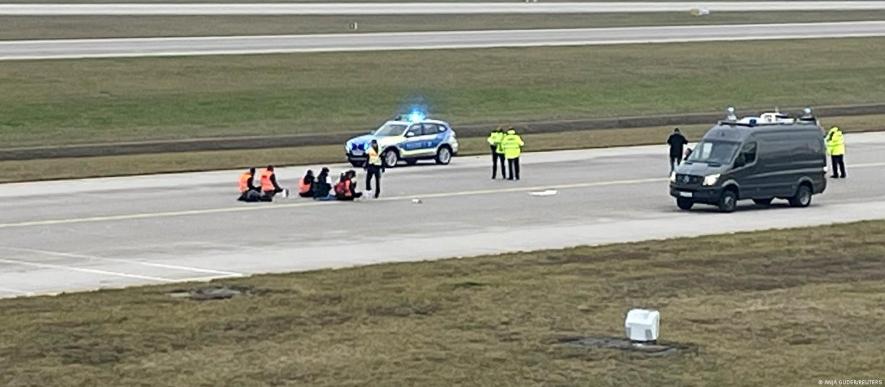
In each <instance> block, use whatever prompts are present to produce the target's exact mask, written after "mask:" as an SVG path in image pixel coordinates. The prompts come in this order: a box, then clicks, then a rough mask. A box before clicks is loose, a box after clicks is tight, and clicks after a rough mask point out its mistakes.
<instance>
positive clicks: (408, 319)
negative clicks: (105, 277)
mask: <svg viewBox="0 0 885 387" xmlns="http://www.w3.org/2000/svg"><path fill="white" fill-rule="evenodd" d="M883 258H885V222H883V221H879V222H864V223H855V224H850V225H839V226H830V227H818V228H808V229H795V230H784V231H771V232H757V233H742V234H735V235H723V236H715V237H704V238H697V239H678V240H668V241H658V242H645V243H634V244H622V245H610V246H601V247H581V248H574V249H566V250H554V251H539V252H531V253H520V254H507V255H500V256H489V257H480V258H471V259H460V260H457V259H456V260H445V261H436V262H421V263H402V264H385V265H376V266H369V267H361V268H353V269H343V270H323V271H315V272H307V273H300V274H279V275H266V276H257V277H252V278H244V279H237V280H230V281H224V282H225V283H228V284H235V285H242V286H249V287H252V288H253V289H254V294H253V295H250V296H243V297H238V298H234V299H231V300H226V301H208V302H197V301H189V300H182V299H173V298H171V297H169V296H168V295H167V293H168V292H169V291H171V290H173V289H175V288H181V287H187V285H169V286H151V287H140V288H131V289H126V290H111V291H99V292H94V293H80V294H69V295H62V296H58V297H39V298H26V299H12V300H2V301H0V308H2V310H3V314H2V315H0V326H2V327H3V329H2V330H0V369H2V370H3V372H2V373H0V384H2V385H8V386H48V385H53V386H61V385H89V386H97V385H102V386H103V385H109V386H121V385H150V386H197V385H206V386H216V385H243V386H264V385H292V386H294V385H329V386H349V385H384V386H388V385H390V386H394V385H421V386H434V385H439V386H450V385H487V386H507V385H520V386H521V385H563V386H565V385H745V386H758V385H779V386H780V385H785V386H807V385H816V384H817V380H818V379H834V378H855V379H881V378H882V377H883V376H882V367H881V365H882V363H881V362H882V347H883V345H885V336H883V335H882V334H881V332H883V331H885V310H883V308H882V305H883V303H885V265H883V263H882V262H883ZM632 307H654V308H657V309H659V310H660V311H661V312H662V315H663V335H662V341H663V342H669V343H681V344H686V345H691V346H696V347H697V351H696V352H689V353H684V354H679V355H671V356H665V357H646V356H640V355H636V354H631V353H625V352H621V351H618V350H580V349H573V348H566V347H563V346H560V345H557V344H556V343H557V339H558V338H561V337H564V336H572V335H600V336H615V337H618V336H621V335H622V331H623V326H622V324H623V320H622V319H623V315H624V313H625V312H626V310H628V309H629V308H632Z"/></svg>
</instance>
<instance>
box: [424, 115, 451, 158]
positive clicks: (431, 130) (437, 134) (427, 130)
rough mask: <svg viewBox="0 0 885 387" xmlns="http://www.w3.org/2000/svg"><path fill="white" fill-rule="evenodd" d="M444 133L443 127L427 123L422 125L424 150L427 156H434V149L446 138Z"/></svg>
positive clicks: (444, 128)
mask: <svg viewBox="0 0 885 387" xmlns="http://www.w3.org/2000/svg"><path fill="white" fill-rule="evenodd" d="M445 131H446V127H445V126H442V125H439V124H433V123H428V122H425V123H424V137H425V138H426V140H425V141H426V143H425V144H424V149H425V150H426V151H427V155H428V156H433V155H436V148H437V147H438V146H439V145H440V144H441V143H442V142H443V140H445V138H446V134H445Z"/></svg>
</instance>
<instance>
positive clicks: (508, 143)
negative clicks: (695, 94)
mask: <svg viewBox="0 0 885 387" xmlns="http://www.w3.org/2000/svg"><path fill="white" fill-rule="evenodd" d="M523 146H525V142H523V141H522V138H521V137H519V135H518V134H516V129H514V128H510V130H508V131H507V134H505V135H504V138H503V139H501V149H502V150H503V151H504V158H505V159H507V166H508V167H509V168H510V176H509V177H508V178H507V180H513V177H514V176H516V180H519V156H520V155H521V154H522V147H523Z"/></svg>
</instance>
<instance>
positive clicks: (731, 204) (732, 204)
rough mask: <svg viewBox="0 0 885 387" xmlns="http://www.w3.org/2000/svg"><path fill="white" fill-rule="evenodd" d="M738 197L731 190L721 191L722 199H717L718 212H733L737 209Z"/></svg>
mask: <svg viewBox="0 0 885 387" xmlns="http://www.w3.org/2000/svg"><path fill="white" fill-rule="evenodd" d="M737 201H738V195H737V192H735V191H734V190H733V189H726V190H725V191H722V197H720V198H719V211H722V212H734V210H735V209H736V208H737Z"/></svg>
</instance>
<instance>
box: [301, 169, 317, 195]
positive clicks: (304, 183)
mask: <svg viewBox="0 0 885 387" xmlns="http://www.w3.org/2000/svg"><path fill="white" fill-rule="evenodd" d="M314 179H315V178H314V177H313V171H311V170H309V169H308V170H307V173H306V174H305V175H304V177H302V178H301V180H299V181H298V196H301V197H303V198H312V197H313V185H314Z"/></svg>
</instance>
